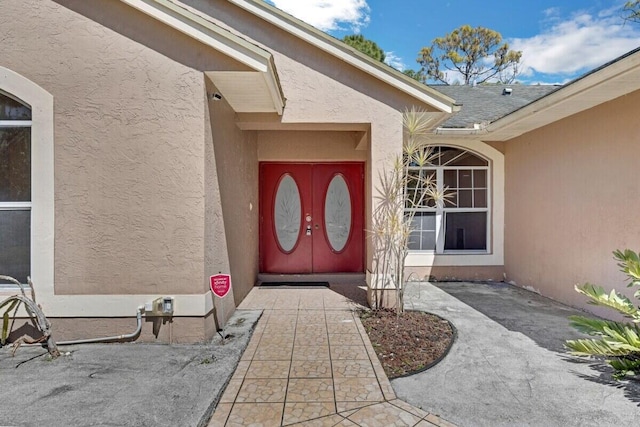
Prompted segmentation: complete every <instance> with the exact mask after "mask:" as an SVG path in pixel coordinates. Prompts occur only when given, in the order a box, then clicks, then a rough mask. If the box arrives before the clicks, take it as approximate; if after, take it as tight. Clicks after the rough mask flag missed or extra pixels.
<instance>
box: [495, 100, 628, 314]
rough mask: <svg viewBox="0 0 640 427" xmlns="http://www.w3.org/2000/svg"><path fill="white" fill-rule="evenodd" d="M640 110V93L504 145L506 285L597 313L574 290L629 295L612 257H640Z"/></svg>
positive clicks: (599, 311)
mask: <svg viewBox="0 0 640 427" xmlns="http://www.w3.org/2000/svg"><path fill="white" fill-rule="evenodd" d="M638 105H640V91H638V92H634V93H632V94H629V95H626V96H623V97H621V98H618V99H616V100H613V101H611V102H608V103H606V104H603V105H601V106H598V107H596V108H593V109H591V110H588V111H586V112H583V113H580V114H577V115H575V116H572V117H569V118H567V119H564V120H561V121H558V122H556V123H554V124H552V125H549V126H546V127H544V128H541V129H539V130H537V131H534V132H530V133H528V134H525V135H523V136H521V137H519V138H516V139H514V140H511V141H508V142H507V143H506V146H505V156H506V214H505V216H506V222H505V224H506V227H505V228H506V230H505V253H506V259H505V264H506V272H507V279H508V280H512V281H515V282H516V283H517V284H518V285H520V286H524V287H531V288H533V289H535V290H538V291H540V292H541V293H542V294H543V295H546V296H549V297H552V298H555V299H557V300H560V301H563V302H565V303H568V304H570V305H573V306H577V307H584V308H586V309H588V310H591V311H593V310H594V307H592V306H587V305H586V304H585V302H586V299H585V298H584V297H582V296H580V295H579V294H577V293H576V292H575V291H574V289H573V286H574V284H577V283H580V284H581V283H584V282H587V281H588V282H591V283H596V284H600V285H603V286H605V287H606V288H611V287H613V286H615V287H616V288H618V289H620V290H623V291H625V292H627V293H629V290H628V289H627V288H626V286H625V283H624V276H623V274H622V273H620V272H619V271H618V267H617V266H616V264H615V262H614V261H613V259H612V256H611V252H612V251H613V250H615V249H625V248H630V249H634V250H639V249H640V247H639V246H638V242H640V227H638V215H637V212H638V211H640V181H638V164H637V159H638V158H639V157H640V144H639V143H640V128H639V127H638V126H637V119H638ZM629 294H630V293H629ZM598 313H600V314H606V313H610V312H609V311H605V310H598Z"/></svg>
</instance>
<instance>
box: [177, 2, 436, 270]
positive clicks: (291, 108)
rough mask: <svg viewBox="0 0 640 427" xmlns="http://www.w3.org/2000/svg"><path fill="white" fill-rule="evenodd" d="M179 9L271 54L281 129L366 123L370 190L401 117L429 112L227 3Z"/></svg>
mask: <svg viewBox="0 0 640 427" xmlns="http://www.w3.org/2000/svg"><path fill="white" fill-rule="evenodd" d="M183 3H185V4H187V5H189V6H191V7H193V8H195V9H197V10H200V11H202V12H204V13H205V14H207V15H209V16H211V17H212V18H213V19H214V20H215V21H216V23H218V24H220V25H221V26H222V27H224V28H228V29H229V30H230V31H232V32H234V33H236V34H240V35H242V37H243V38H246V39H248V40H250V41H251V42H254V43H256V44H258V45H259V46H262V47H264V48H265V49H266V50H268V51H269V52H271V53H272V54H273V56H274V61H275V64H276V67H277V70H278V76H279V79H280V83H281V85H282V90H283V92H284V95H285V98H286V108H285V111H284V114H283V116H282V120H281V121H282V123H283V125H284V126H286V125H287V124H297V123H309V124H319V128H321V129H327V127H326V124H331V123H356V124H362V123H370V124H371V131H370V135H369V141H368V142H369V145H368V147H369V149H368V151H367V154H366V156H367V157H366V160H367V165H366V174H367V183H368V184H370V183H372V182H373V179H372V177H377V176H378V175H379V173H380V172H381V169H382V168H383V166H384V165H385V164H389V162H390V160H391V159H392V158H393V157H394V156H395V155H397V154H400V152H401V150H402V113H403V111H404V110H405V109H406V108H409V107H411V106H417V107H421V108H424V109H426V110H431V111H433V108H431V107H429V106H428V105H421V104H420V103H419V102H418V101H417V100H416V99H415V98H413V97H411V96H409V95H406V94H403V93H402V92H400V91H398V90H397V89H394V88H392V87H390V86H388V85H386V84H382V83H380V82H379V81H378V80H376V79H375V78H374V77H372V76H370V75H368V74H367V73H365V72H362V71H360V70H358V69H356V68H354V67H352V66H350V65H347V64H346V63H344V62H342V61H341V60H339V59H337V58H335V57H333V56H331V55H329V54H327V53H325V52H323V51H321V50H319V49H317V48H315V47H313V46H311V45H310V44H308V43H307V42H304V41H302V40H300V39H298V38H296V37H294V36H292V35H290V34H288V33H286V32H284V31H282V30H280V29H278V28H276V27H274V26H272V25H270V24H268V23H266V22H265V21H263V20H261V19H260V18H258V17H256V16H253V15H251V14H249V13H247V12H245V11H243V10H241V9H239V8H238V7H236V6H234V5H233V4H231V3H229V2H226V1H208V0H183ZM261 137H262V136H261ZM261 153H262V152H261ZM265 157H266V154H265ZM262 158H263V157H262V154H261V159H262ZM318 160H320V159H318ZM373 196H374V195H373V192H372V191H371V185H367V188H366V202H365V204H366V207H365V218H366V223H365V228H366V229H371V223H370V217H371V215H370V213H371V206H372V204H373V203H374V197H373ZM368 244H369V243H368ZM367 261H368V262H367V264H369V263H370V261H371V248H370V246H368V248H367Z"/></svg>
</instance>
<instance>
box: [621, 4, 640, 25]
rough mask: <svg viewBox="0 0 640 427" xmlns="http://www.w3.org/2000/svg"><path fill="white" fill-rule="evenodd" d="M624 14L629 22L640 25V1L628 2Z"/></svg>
mask: <svg viewBox="0 0 640 427" xmlns="http://www.w3.org/2000/svg"><path fill="white" fill-rule="evenodd" d="M623 12H624V19H626V20H627V21H633V22H639V23H640V0H633V1H628V2H626V3H625V5H624V8H623Z"/></svg>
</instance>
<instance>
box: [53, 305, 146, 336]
mask: <svg viewBox="0 0 640 427" xmlns="http://www.w3.org/2000/svg"><path fill="white" fill-rule="evenodd" d="M143 311H144V306H143V305H141V306H140V307H138V313H137V314H136V319H137V321H138V325H137V327H136V330H135V331H133V332H131V333H130V334H124V335H114V336H112V337H102V338H87V339H80V340H71V341H57V342H56V344H58V345H74V344H92V343H99V342H110V341H130V340H131V341H133V340H135V339H136V338H138V336H139V335H140V332H141V331H142V312H143Z"/></svg>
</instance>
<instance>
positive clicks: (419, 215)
mask: <svg viewBox="0 0 640 427" xmlns="http://www.w3.org/2000/svg"><path fill="white" fill-rule="evenodd" d="M435 248H436V214H435V212H416V213H415V214H414V217H413V219H412V221H411V234H410V235H409V249H411V250H420V251H425V250H426V251H434V250H435Z"/></svg>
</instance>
